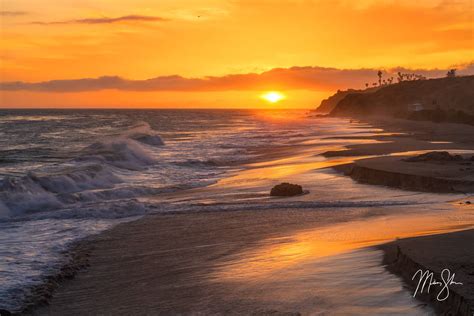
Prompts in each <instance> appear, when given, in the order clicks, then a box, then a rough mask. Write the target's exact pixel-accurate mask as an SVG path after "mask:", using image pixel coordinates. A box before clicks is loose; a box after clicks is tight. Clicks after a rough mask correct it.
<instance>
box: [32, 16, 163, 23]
mask: <svg viewBox="0 0 474 316" xmlns="http://www.w3.org/2000/svg"><path fill="white" fill-rule="evenodd" d="M164 21H167V19H165V18H162V17H159V16H148V15H124V16H119V17H115V18H110V17H100V18H85V19H74V20H65V21H49V22H44V21H34V22H31V24H36V25H56V24H112V23H120V22H164Z"/></svg>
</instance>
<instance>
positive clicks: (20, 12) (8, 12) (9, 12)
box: [0, 11, 28, 16]
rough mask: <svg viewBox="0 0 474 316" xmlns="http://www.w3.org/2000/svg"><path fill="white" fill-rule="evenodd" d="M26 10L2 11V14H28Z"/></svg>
mask: <svg viewBox="0 0 474 316" xmlns="http://www.w3.org/2000/svg"><path fill="white" fill-rule="evenodd" d="M27 14H28V12H26V11H0V16H21V15H27Z"/></svg>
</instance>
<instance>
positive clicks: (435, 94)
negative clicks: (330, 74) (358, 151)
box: [316, 76, 474, 124]
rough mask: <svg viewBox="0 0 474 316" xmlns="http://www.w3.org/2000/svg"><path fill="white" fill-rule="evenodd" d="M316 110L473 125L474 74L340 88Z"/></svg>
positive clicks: (334, 113) (348, 114) (333, 114)
mask: <svg viewBox="0 0 474 316" xmlns="http://www.w3.org/2000/svg"><path fill="white" fill-rule="evenodd" d="M332 106H334V107H333V109H331V107H332ZM326 111H327V112H326ZM316 112H326V113H329V115H330V116H351V117H352V116H353V117H358V116H367V115H377V116H390V117H398V118H406V119H413V120H427V121H440V122H443V121H446V122H456V123H467V124H474V76H464V77H454V78H439V79H428V80H414V81H402V82H400V83H396V84H391V85H386V86H382V87H380V88H378V89H373V88H371V89H367V90H362V91H360V90H348V91H342V92H341V91H340V92H338V93H336V94H335V95H333V96H332V97H330V98H328V99H326V100H323V102H321V105H320V107H319V108H318V109H317V110H316Z"/></svg>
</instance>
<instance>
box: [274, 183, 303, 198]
mask: <svg viewBox="0 0 474 316" xmlns="http://www.w3.org/2000/svg"><path fill="white" fill-rule="evenodd" d="M299 194H303V187H302V186H301V185H298V184H291V183H287V182H284V183H281V184H278V185H276V186H274V187H273V188H272V190H271V191H270V195H271V196H294V195H299Z"/></svg>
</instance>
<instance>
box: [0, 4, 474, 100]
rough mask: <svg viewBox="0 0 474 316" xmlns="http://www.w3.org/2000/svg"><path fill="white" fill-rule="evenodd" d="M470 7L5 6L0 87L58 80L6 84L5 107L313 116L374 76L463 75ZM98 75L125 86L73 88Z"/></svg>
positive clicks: (473, 45)
mask: <svg viewBox="0 0 474 316" xmlns="http://www.w3.org/2000/svg"><path fill="white" fill-rule="evenodd" d="M473 3H474V2H473V1H472V0H452V1H449V0H418V1H411V0H410V1H408V0H398V1H395V0H360V1H356V0H314V1H311V0H306V1H304V0H278V1H277V0H274V1H268V0H260V1H259V0H229V1H225V0H220V1H217V0H200V1H198V0H160V1H153V0H121V1H111V0H82V1H79V0H69V1H64V0H41V1H40V0H0V4H1V7H0V11H1V15H0V19H1V37H0V43H1V44H0V45H1V54H0V68H1V69H0V76H1V78H0V81H1V82H3V83H5V82H11V81H21V82H22V83H30V82H46V81H50V80H60V82H59V84H58V83H57V82H53V83H52V84H51V83H48V84H47V85H41V86H31V85H21V87H20V88H19V86H16V88H15V89H11V86H9V87H10V88H8V89H6V88H5V87H4V85H2V91H0V93H1V99H0V101H1V103H0V107H25V106H27V107H31V106H33V107H34V106H36V107H38V106H39V107H45V106H52V107H67V106H72V107H82V106H87V107H91V106H92V107H93V106H97V107H107V106H112V107H240V108H242V107H259V106H265V107H268V106H269V105H268V104H265V101H263V100H262V99H261V98H259V95H260V94H261V93H262V92H263V91H264V90H275V89H278V90H284V92H285V94H286V95H287V98H286V99H285V100H284V101H281V102H280V103H277V105H278V106H280V107H313V106H314V105H316V104H318V103H319V101H320V100H321V98H323V97H326V96H327V95H328V94H330V93H332V92H333V91H335V90H337V89H338V88H347V87H358V88H360V87H362V86H363V83H364V82H366V81H369V80H372V79H371V78H370V77H368V76H369V74H371V73H372V72H371V71H372V70H374V69H378V68H384V69H387V70H389V69H390V68H394V67H405V68H415V69H433V68H439V69H442V71H440V72H431V73H428V74H432V75H433V76H436V75H439V74H442V73H444V72H445V71H444V70H445V69H446V68H449V67H451V66H453V65H465V66H464V67H466V65H468V66H469V64H470V63H471V62H472V61H473V60H474V58H473V56H474V37H473ZM294 66H301V67H303V66H313V67H314V66H316V67H322V68H291V67H294ZM461 67H463V66H461ZM274 68H291V70H288V69H286V70H285V69H283V70H280V71H270V72H268V71H269V70H271V69H274ZM326 68H330V69H326ZM471 68H472V65H471V66H470V68H469V69H471ZM321 69H322V70H321ZM361 69H369V70H368V71H363V70H362V71H361ZM471 70H472V69H471ZM248 73H252V74H256V75H244V74H248ZM261 73H264V75H263V76H262V75H261V76H258V74H261ZM231 74H234V75H235V74H242V76H229V75H231ZM170 75H179V76H182V77H177V79H176V78H174V77H172V82H171V83H170V80H169V78H166V77H165V79H166V80H164V79H163V78H164V76H170ZM102 76H117V77H120V78H119V79H120V80H122V79H123V80H126V81H127V84H126V87H124V86H123V85H122V84H121V85H120V86H119V87H118V86H116V85H114V84H112V85H110V83H109V82H108V81H107V82H106V85H105V86H104V85H103V84H104V80H101V81H100V82H98V83H97V82H95V81H94V82H93V84H92V85H93V86H94V88H92V89H89V86H88V85H89V82H86V84H85V86H84V82H82V81H80V79H84V78H98V77H102ZM206 76H213V78H211V79H210V80H209V78H207V79H206ZM328 76H329V77H330V80H329V79H328V78H327V77H328ZM373 77H374V78H375V77H376V74H375V73H374V74H373ZM150 78H159V80H158V82H155V83H154V84H153V86H150V84H149V82H143V80H145V79H150ZM193 78H197V79H202V78H204V79H205V80H204V81H203V82H202V81H199V80H198V81H193ZM347 78H349V79H347ZM63 80H72V81H68V82H66V83H67V88H64V82H63ZM107 80H109V79H107ZM373 80H375V79H373ZM105 81H106V80H105ZM328 81H329V82H328ZM78 84H79V85H81V86H80V88H77V87H76V85H78ZM52 85H54V88H51V86H52ZM58 85H59V88H58ZM144 85H145V87H144ZM272 85H274V86H272ZM45 87H46V88H45ZM143 90H146V91H143ZM277 105H273V106H277Z"/></svg>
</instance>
